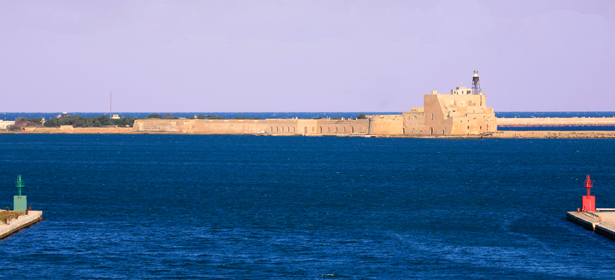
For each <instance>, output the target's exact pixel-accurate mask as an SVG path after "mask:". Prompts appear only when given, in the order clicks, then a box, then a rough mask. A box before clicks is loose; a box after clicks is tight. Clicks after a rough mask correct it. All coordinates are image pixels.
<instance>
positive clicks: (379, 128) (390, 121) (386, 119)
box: [368, 115, 404, 135]
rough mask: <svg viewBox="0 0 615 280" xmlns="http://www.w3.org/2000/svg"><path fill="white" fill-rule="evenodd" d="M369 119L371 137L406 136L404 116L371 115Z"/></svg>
mask: <svg viewBox="0 0 615 280" xmlns="http://www.w3.org/2000/svg"><path fill="white" fill-rule="evenodd" d="M368 119H369V131H368V134H370V135H395V134H404V118H403V116H402V115H371V116H368Z"/></svg>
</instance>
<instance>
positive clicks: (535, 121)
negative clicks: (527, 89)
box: [498, 118, 615, 127]
mask: <svg viewBox="0 0 615 280" xmlns="http://www.w3.org/2000/svg"><path fill="white" fill-rule="evenodd" d="M586 126H591V127H600V126H615V118H498V127H586Z"/></svg>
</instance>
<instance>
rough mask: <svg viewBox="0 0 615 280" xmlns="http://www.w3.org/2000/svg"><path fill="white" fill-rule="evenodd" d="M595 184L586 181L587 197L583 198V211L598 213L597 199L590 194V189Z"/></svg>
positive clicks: (588, 180) (589, 180)
mask: <svg viewBox="0 0 615 280" xmlns="http://www.w3.org/2000/svg"><path fill="white" fill-rule="evenodd" d="M593 186H594V183H592V180H591V179H589V175H587V180H585V187H586V188H587V196H583V211H588V212H596V197H595V196H591V195H590V194H589V188H591V187H593Z"/></svg>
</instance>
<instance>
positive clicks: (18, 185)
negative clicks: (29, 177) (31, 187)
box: [15, 175, 24, 196]
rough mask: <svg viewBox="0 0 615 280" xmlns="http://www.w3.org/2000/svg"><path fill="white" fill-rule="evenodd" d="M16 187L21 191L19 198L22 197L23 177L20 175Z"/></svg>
mask: <svg viewBox="0 0 615 280" xmlns="http://www.w3.org/2000/svg"><path fill="white" fill-rule="evenodd" d="M15 185H17V189H18V190H19V196H21V188H23V187H24V185H23V181H22V180H21V175H19V177H18V178H17V183H16V184H15Z"/></svg>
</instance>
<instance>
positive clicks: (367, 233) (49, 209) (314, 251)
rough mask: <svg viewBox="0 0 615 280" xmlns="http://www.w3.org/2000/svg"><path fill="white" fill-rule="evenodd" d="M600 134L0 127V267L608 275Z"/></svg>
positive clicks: (102, 274) (13, 272) (71, 275)
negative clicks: (20, 206) (10, 210)
mask: <svg viewBox="0 0 615 280" xmlns="http://www.w3.org/2000/svg"><path fill="white" fill-rule="evenodd" d="M613 155H615V140H612V139H499V140H497V139H466V140H459V139H402V138H400V139H386V138H382V139H380V138H347V137H263V136H260V137H259V136H232V135H225V136H211V135H71V134H69V135H43V134H38V135H35V134H34V135H33V134H0V185H1V187H0V207H2V208H5V207H11V204H12V196H13V195H15V194H16V192H17V190H16V188H15V184H14V183H15V179H16V178H17V175H19V174H21V175H22V178H23V180H24V181H25V184H26V188H25V189H24V190H23V193H24V194H25V195H27V196H28V202H29V204H30V205H32V208H33V209H35V210H43V211H44V215H43V216H44V220H43V221H41V222H40V223H38V224H36V225H34V226H32V227H30V228H26V229H23V230H21V231H20V232H18V233H16V234H14V235H12V236H10V237H9V238H7V239H4V240H0V256H2V257H1V258H0V259H1V260H0V264H1V266H2V269H1V271H0V278H2V279H24V278H28V279H142V278H148V279H151V278H153V279H156V278H157V279H174V278H179V279H201V278H206V279H271V278H276V279H433V278H436V279H519V278H524V279H613V278H614V275H615V254H613V252H614V251H615V241H613V240H609V239H607V238H605V237H603V236H601V235H598V234H595V233H593V232H592V231H588V230H586V229H585V228H583V227H581V226H578V225H576V224H574V223H572V222H569V221H567V220H566V211H571V210H576V209H577V208H578V207H580V206H581V196H582V195H584V193H585V192H586V189H585V188H584V187H583V180H584V179H585V176H586V175H587V174H589V175H591V176H592V179H593V180H594V188H593V189H592V193H593V194H595V195H596V204H597V206H598V207H615V188H614V186H615V173H614V172H613V170H615V157H613Z"/></svg>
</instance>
